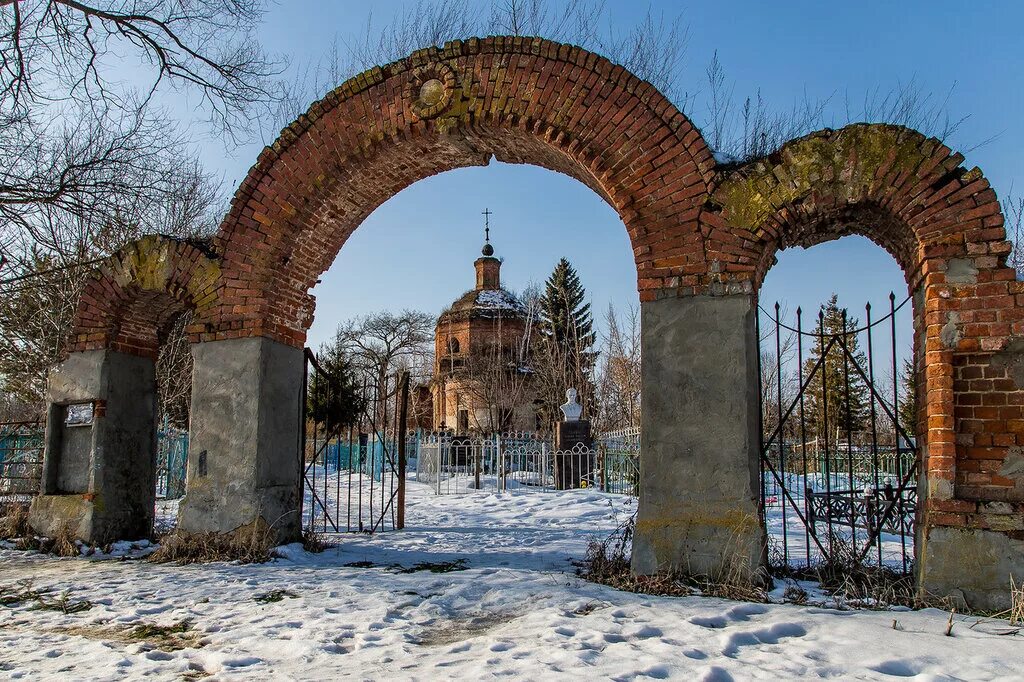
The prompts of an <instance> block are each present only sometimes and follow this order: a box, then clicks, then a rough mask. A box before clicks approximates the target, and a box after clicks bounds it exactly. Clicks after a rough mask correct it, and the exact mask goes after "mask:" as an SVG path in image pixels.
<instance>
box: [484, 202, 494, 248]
mask: <svg viewBox="0 0 1024 682" xmlns="http://www.w3.org/2000/svg"><path fill="white" fill-rule="evenodd" d="M482 215H483V217H484V241H486V242H489V241H491V216H492V215H493V214H492V213H491V211H490V209H488V208H484V210H483V212H482Z"/></svg>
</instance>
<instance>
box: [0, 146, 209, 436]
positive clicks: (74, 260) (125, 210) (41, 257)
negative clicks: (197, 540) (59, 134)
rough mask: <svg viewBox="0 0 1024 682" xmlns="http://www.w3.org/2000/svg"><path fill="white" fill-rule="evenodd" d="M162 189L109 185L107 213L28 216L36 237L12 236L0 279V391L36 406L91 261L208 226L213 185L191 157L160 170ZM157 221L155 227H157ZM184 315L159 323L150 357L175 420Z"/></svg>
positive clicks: (182, 379) (184, 350)
mask: <svg viewBox="0 0 1024 682" xmlns="http://www.w3.org/2000/svg"><path fill="white" fill-rule="evenodd" d="M159 172H161V173H163V172H167V173H168V175H169V178H168V181H167V184H166V187H165V188H164V191H163V192H161V193H158V194H156V195H154V194H151V193H145V192H143V193H139V194H136V195H134V196H133V197H131V200H130V201H122V200H121V199H125V197H123V196H122V195H120V194H118V193H116V192H115V194H114V196H112V197H111V202H112V203H116V204H117V205H118V206H119V209H120V213H119V214H115V215H113V216H111V215H108V214H107V213H106V212H105V211H104V212H100V215H102V216H104V219H105V221H100V220H99V219H98V217H97V216H96V215H93V214H88V213H87V214H85V215H81V216H80V215H75V214H69V213H67V212H64V211H60V210H51V211H42V212H40V214H39V216H37V218H36V221H35V223H34V225H35V227H36V228H38V230H39V233H40V239H38V240H34V239H22V238H20V236H19V235H14V236H15V237H17V238H16V239H15V240H14V243H15V248H14V249H12V250H11V251H10V253H11V255H12V259H11V261H9V262H8V265H9V266H10V267H9V268H5V269H4V273H5V274H6V272H8V271H11V272H16V273H18V274H16V275H13V276H11V277H5V278H3V279H0V392H2V393H5V394H7V395H8V396H9V398H10V399H11V400H15V401H17V402H18V403H20V404H24V405H27V406H30V407H31V409H36V410H38V409H41V406H42V398H43V395H44V390H45V382H46V374H47V372H48V370H49V368H50V367H52V366H53V365H54V364H55V363H56V362H57V361H58V360H59V359H60V357H61V356H62V355H63V353H64V347H65V344H66V342H67V339H68V336H69V334H70V332H71V325H72V323H73V321H74V315H75V310H76V308H77V304H78V298H79V294H80V292H81V288H82V285H83V284H84V281H85V277H86V276H87V275H88V273H89V268H90V265H91V264H92V263H94V262H95V261H96V260H98V259H100V258H102V257H103V256H106V255H107V254H108V253H110V252H112V251H115V250H116V249H118V248H120V247H121V246H122V245H124V244H125V243H126V242H128V241H130V240H132V239H135V238H138V237H139V236H141V235H143V234H146V233H151V232H156V231H160V232H163V233H165V234H170V235H172V236H177V237H183V238H202V237H204V236H207V235H209V234H211V233H212V231H213V229H214V227H215V225H216V222H217V219H218V217H219V214H220V207H221V199H220V192H219V187H218V186H217V185H216V184H214V183H213V181H212V179H210V178H209V177H208V176H206V175H205V174H203V173H202V171H201V169H199V167H198V166H197V165H195V164H185V165H184V166H181V165H176V166H175V168H174V169H173V170H167V169H163V170H160V171H159ZM157 228H159V229H157ZM186 324H187V318H185V317H182V318H179V319H177V320H175V321H172V323H171V324H170V325H169V327H168V328H167V329H165V330H160V341H161V342H162V345H161V351H160V357H159V360H158V363H157V374H158V388H159V391H160V396H161V407H162V411H163V413H164V414H168V416H169V417H170V418H171V420H172V422H174V423H175V425H178V426H183V425H184V424H185V423H186V422H187V414H188V412H187V409H188V398H189V395H190V393H191V354H190V352H189V349H188V343H187V341H186V338H185V335H184V326H185V325H186Z"/></svg>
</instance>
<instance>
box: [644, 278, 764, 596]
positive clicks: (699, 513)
mask: <svg viewBox="0 0 1024 682" xmlns="http://www.w3.org/2000/svg"><path fill="white" fill-rule="evenodd" d="M754 310H755V308H754V299H753V297H752V296H749V295H731V296H693V297H690V298H668V299H663V300H659V301H654V302H647V303H643V304H642V306H641V330H642V344H643V346H642V348H643V352H642V379H643V381H642V385H643V388H642V398H641V400H642V402H643V406H644V409H643V412H642V429H641V448H640V451H641V453H642V455H641V462H640V507H639V512H638V517H637V524H636V534H635V536H634V540H633V570H634V571H636V572H637V573H640V574H651V573H655V572H658V571H667V570H682V571H686V572H689V573H693V574H703V575H711V576H715V575H719V574H720V573H721V571H723V570H736V569H738V570H740V571H741V573H743V574H746V577H747V578H748V579H752V580H753V579H759V578H760V575H761V573H760V571H759V569H760V568H761V566H762V562H763V555H764V548H765V542H766V540H765V533H764V529H763V527H762V525H761V522H760V519H759V515H758V486H757V476H758V464H757V462H758V459H757V458H758V443H759V437H758V428H759V424H758V407H757V406H758V395H757V338H756V332H755V327H754Z"/></svg>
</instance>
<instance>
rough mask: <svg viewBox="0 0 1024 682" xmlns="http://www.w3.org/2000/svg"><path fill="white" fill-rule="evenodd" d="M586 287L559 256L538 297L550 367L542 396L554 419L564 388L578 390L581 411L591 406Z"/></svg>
mask: <svg viewBox="0 0 1024 682" xmlns="http://www.w3.org/2000/svg"><path fill="white" fill-rule="evenodd" d="M586 295H587V292H586V289H584V288H583V285H582V284H581V283H580V277H579V275H578V274H577V273H576V270H575V269H574V268H573V267H572V265H571V264H570V263H569V261H568V260H566V259H565V258H562V259H561V260H559V261H558V264H557V265H555V269H554V271H552V273H551V276H550V277H548V279H547V281H546V282H545V286H544V293H543V294H542V295H541V297H540V322H541V324H540V328H541V336H542V349H541V352H542V353H543V354H544V356H545V359H546V362H544V363H543V364H544V365H545V366H546V367H547V368H548V369H549V370H550V371H548V372H547V373H548V374H551V375H552V376H550V377H548V379H549V380H548V381H545V382H544V383H545V384H546V386H545V388H546V390H545V393H546V395H545V396H544V398H543V400H544V402H545V410H546V411H547V412H548V413H549V415H548V416H549V418H551V419H556V418H557V417H558V415H557V409H558V405H560V404H562V402H563V401H564V400H565V391H566V390H567V389H569V388H575V389H576V390H577V391H578V392H579V396H580V402H581V404H582V405H583V409H584V415H585V416H586V415H588V414H589V413H590V412H591V410H592V409H593V407H594V406H593V405H592V404H591V403H592V402H593V397H594V390H593V380H592V375H593V370H594V361H595V358H596V354H595V353H594V350H593V348H594V343H595V341H596V340H597V335H596V334H595V333H594V320H593V316H592V314H591V311H590V304H589V303H585V302H584V301H585V299H586Z"/></svg>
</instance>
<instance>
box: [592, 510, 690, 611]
mask: <svg viewBox="0 0 1024 682" xmlns="http://www.w3.org/2000/svg"><path fill="white" fill-rule="evenodd" d="M635 526H636V516H631V517H630V518H629V519H627V520H626V521H625V522H624V523H623V524H622V525H620V526H619V527H618V528H616V529H615V530H614V531H613V532H612V534H611V535H609V536H608V537H607V538H605V539H604V540H602V541H601V542H597V541H593V542H591V543H590V544H589V545H588V546H587V553H586V555H585V556H584V558H583V561H581V562H579V563H578V564H577V565H576V574H577V575H579V576H580V577H581V578H583V579H584V580H589V581H590V582H594V583H600V584H602V585H607V586H609V587H613V588H615V589H617V590H622V591H624V592H636V593H639V594H655V595H662V596H671V597H686V596H689V595H691V594H693V589H692V588H691V587H690V586H689V585H687V584H686V583H685V582H684V581H683V580H682V579H681V576H678V575H669V574H659V575H635V574H634V573H633V571H632V569H631V568H630V563H629V555H628V553H627V549H628V548H629V547H630V545H631V543H632V541H633V529H634V528H635Z"/></svg>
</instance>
